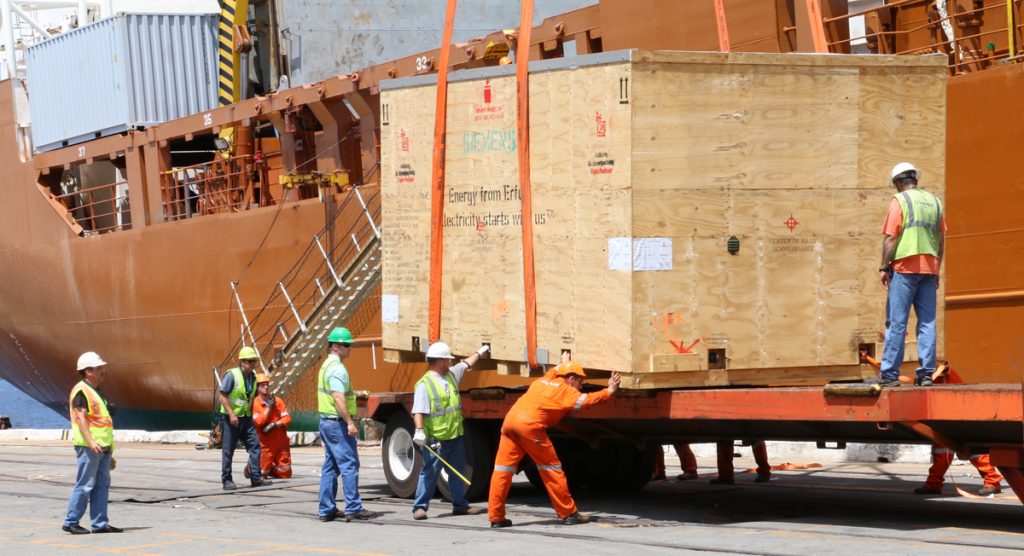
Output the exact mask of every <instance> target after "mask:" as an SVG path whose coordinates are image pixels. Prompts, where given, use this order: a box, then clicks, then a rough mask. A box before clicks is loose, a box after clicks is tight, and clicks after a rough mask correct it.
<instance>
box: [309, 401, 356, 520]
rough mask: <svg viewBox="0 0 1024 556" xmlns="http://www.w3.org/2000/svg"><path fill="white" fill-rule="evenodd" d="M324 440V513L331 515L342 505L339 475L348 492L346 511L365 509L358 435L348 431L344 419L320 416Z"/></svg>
mask: <svg viewBox="0 0 1024 556" xmlns="http://www.w3.org/2000/svg"><path fill="white" fill-rule="evenodd" d="M320 443H321V444H323V445H324V466H323V469H321V473H320V515H330V514H331V513H333V512H334V511H335V510H336V509H337V508H338V506H337V505H335V503H334V501H335V500H336V499H337V498H338V475H341V485H342V491H343V492H344V494H345V513H346V514H354V513H359V512H361V511H362V510H363V499H362V498H360V497H359V453H358V452H357V451H356V439H355V437H354V436H349V435H348V425H346V424H345V422H344V421H334V420H331V419H320Z"/></svg>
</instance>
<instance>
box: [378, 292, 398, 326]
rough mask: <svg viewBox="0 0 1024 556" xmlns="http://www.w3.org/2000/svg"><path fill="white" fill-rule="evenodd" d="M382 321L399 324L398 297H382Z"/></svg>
mask: <svg viewBox="0 0 1024 556" xmlns="http://www.w3.org/2000/svg"><path fill="white" fill-rule="evenodd" d="M380 320H382V321H384V322H390V323H396V322H398V296H397V295H382V296H380Z"/></svg>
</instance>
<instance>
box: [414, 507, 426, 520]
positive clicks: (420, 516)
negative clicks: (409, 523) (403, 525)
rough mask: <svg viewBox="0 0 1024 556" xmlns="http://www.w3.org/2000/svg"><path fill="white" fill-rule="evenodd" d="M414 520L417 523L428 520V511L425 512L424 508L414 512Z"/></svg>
mask: <svg viewBox="0 0 1024 556" xmlns="http://www.w3.org/2000/svg"><path fill="white" fill-rule="evenodd" d="M412 518H413V519H415V520H417V521H420V520H424V519H427V510H424V509H423V508H416V509H415V510H413V511H412Z"/></svg>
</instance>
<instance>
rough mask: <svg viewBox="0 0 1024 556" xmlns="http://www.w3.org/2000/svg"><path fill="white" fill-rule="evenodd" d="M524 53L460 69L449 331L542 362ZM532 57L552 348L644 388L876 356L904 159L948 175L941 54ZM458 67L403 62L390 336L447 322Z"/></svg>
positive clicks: (541, 287) (542, 300) (391, 86)
mask: <svg viewBox="0 0 1024 556" xmlns="http://www.w3.org/2000/svg"><path fill="white" fill-rule="evenodd" d="M513 71H514V68H511V67H503V68H488V69H477V70H466V71H464V72H456V73H454V74H452V76H451V83H450V84H449V90H448V98H449V108H448V120H447V136H446V142H447V156H446V159H445V172H446V183H445V190H444V224H445V225H444V229H443V230H444V256H443V274H442V285H443V286H442V298H441V309H442V311H441V314H442V318H441V336H442V339H444V340H445V341H446V342H448V343H449V344H450V345H451V346H452V348H453V349H454V351H455V352H456V353H461V354H467V353H472V352H473V351H475V350H476V348H477V347H478V346H479V345H480V343H483V342H487V343H489V344H490V345H491V350H492V355H493V357H494V358H495V359H496V360H499V361H501V362H502V363H500V364H499V372H501V373H505V374H511V375H520V376H521V375H522V372H523V371H522V370H521V368H522V366H521V365H520V366H517V365H515V363H517V362H518V363H522V362H523V361H524V359H525V358H524V347H525V345H526V334H525V322H526V319H525V316H524V306H525V299H524V294H523V261H522V227H521V219H522V218H523V217H524V215H522V214H521V191H519V180H518V164H517V155H516V140H517V138H516V134H515V126H516V121H515V80H514V77H513V75H512V73H513ZM531 72H532V73H531V77H530V103H531V106H530V134H531V145H530V147H531V166H532V173H531V180H532V184H533V207H534V214H532V215H525V217H527V218H531V219H532V221H533V223H534V228H533V229H534V237H533V241H534V245H535V264H536V280H537V324H538V330H537V337H538V347H539V348H541V349H544V350H546V351H548V352H549V353H558V352H559V351H560V350H563V349H568V350H571V351H572V353H573V355H574V358H575V359H577V360H578V361H580V362H581V363H582V364H583V365H584V366H585V367H587V368H593V369H603V370H621V371H624V372H628V373H631V374H632V375H634V376H632V377H630V378H631V379H630V380H629V381H626V382H628V383H630V384H632V385H633V386H631V387H637V388H648V387H656V386H655V385H657V384H663V385H666V386H670V385H682V384H684V383H688V382H687V381H690V380H698V379H696V378H694V377H697V376H698V375H700V374H702V376H704V378H701V379H699V380H702V381H704V382H705V383H707V384H713V385H719V384H776V383H778V384H790V383H793V382H794V381H798V380H804V381H806V382H807V383H824V382H827V381H828V380H839V379H851V378H856V377H859V376H860V373H861V370H860V365H859V353H858V347H859V346H860V344H862V343H864V342H866V341H877V338H878V335H879V333H880V332H881V331H882V330H883V328H884V326H885V323H884V315H883V313H884V310H885V292H884V290H882V288H881V287H880V285H879V284H878V272H877V268H878V263H879V252H880V248H879V247H880V245H879V244H880V242H881V234H880V229H881V223H882V220H883V217H884V214H885V211H886V208H887V206H888V204H889V202H890V200H891V196H892V194H893V189H892V188H891V187H890V186H889V184H888V180H889V170H890V168H891V167H892V165H893V164H895V163H896V162H900V161H904V160H907V161H910V162H913V163H914V164H915V165H916V166H917V167H918V168H920V169H921V170H922V177H923V179H922V187H923V188H925V189H927V190H929V191H931V192H933V193H936V194H937V195H939V197H942V196H943V190H944V167H945V146H944V141H943V138H944V134H945V79H946V70H945V67H944V61H943V59H942V58H941V57H928V56H906V57H886V56H821V55H811V54H753V53H732V54H721V53H686V52H645V51H622V52H612V53H604V54H599V55H590V56H581V57H577V58H572V59H565V60H560V61H545V62H538V63H536V64H534V65H531ZM434 79H435V78H434V77H433V76H424V77H418V78H410V79H407V80H396V81H395V82H393V83H388V82H385V83H384V84H382V89H383V92H382V107H383V108H384V110H385V113H386V114H387V119H386V121H382V128H381V129H382V149H383V162H382V169H383V171H382V196H383V216H382V219H383V226H382V228H383V234H384V240H383V248H384V276H383V294H384V295H383V298H382V313H383V317H384V326H383V341H384V345H385V346H386V347H389V348H397V349H409V348H408V347H407V346H404V345H402V342H403V339H408V338H410V337H414V336H415V337H422V336H426V334H427V307H428V290H427V287H428V277H429V256H430V247H429V242H430V198H431V195H430V173H431V167H430V164H431V153H432V133H433V121H434V117H433V106H434V99H435V97H434V95H435V87H434V82H433V80H434ZM941 299H942V296H941V292H940V296H939V300H940V303H939V315H940V317H939V323H938V326H937V328H938V330H939V331H940V339H939V346H940V352H941V346H942V339H941V330H942V317H941V315H942V303H941ZM910 329H911V330H912V329H913V324H911V326H910ZM912 339H913V338H911V340H912ZM794 369H800V371H794ZM813 369H818V370H819V371H820V372H817V373H815V372H811V371H810V370H813ZM737 381H739V382H737Z"/></svg>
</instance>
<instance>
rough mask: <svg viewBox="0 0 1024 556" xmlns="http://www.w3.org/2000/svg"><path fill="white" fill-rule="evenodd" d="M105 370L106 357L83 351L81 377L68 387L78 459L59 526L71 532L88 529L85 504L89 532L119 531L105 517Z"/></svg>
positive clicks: (110, 436) (109, 421)
mask: <svg viewBox="0 0 1024 556" xmlns="http://www.w3.org/2000/svg"><path fill="white" fill-rule="evenodd" d="M106 370H107V363H106V361H104V360H103V359H102V358H100V356H99V355H97V354H96V353H95V352H92V351H87V352H85V353H83V354H82V355H81V356H80V357H79V358H78V374H79V375H81V377H82V380H81V381H79V382H78V384H76V385H75V387H74V388H72V389H71V396H70V397H69V398H68V406H69V407H70V411H71V413H70V417H71V440H72V444H74V446H75V454H76V457H77V459H78V473H77V475H76V479H75V488H74V489H73V490H72V491H71V501H70V502H68V513H67V517H65V518H64V525H63V526H62V527H61V529H62V530H63V531H65V532H67V533H71V534H72V535H83V534H88V533H89V532H90V531H89V530H88V529H86V528H85V527H82V526H81V524H80V523H79V521H80V520H81V519H82V516H83V515H85V507H86V506H89V520H90V522H91V523H90V525H91V529H92V531H91V532H93V533H120V532H121V529H119V528H117V527H114V526H113V525H111V524H110V521H109V520H108V519H107V498H108V496H109V494H110V470H111V469H112V468H113V454H114V422H113V414H114V407H113V404H109V403H107V400H106V398H104V397H103V394H101V393H100V390H99V387H100V386H101V385H102V384H103V381H104V380H105V378H106Z"/></svg>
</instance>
